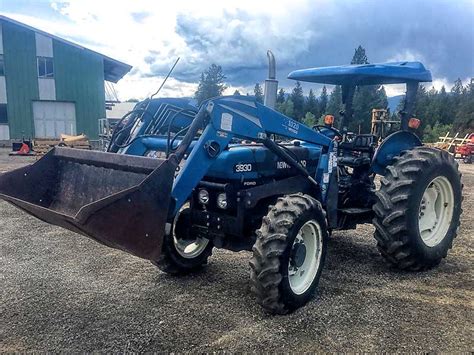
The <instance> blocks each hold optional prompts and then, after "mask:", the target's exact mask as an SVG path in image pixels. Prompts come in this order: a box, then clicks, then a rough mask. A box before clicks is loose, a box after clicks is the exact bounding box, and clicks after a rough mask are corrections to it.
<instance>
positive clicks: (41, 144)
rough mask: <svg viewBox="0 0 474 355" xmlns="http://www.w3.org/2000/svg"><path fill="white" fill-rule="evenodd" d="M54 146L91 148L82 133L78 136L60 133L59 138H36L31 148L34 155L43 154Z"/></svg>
mask: <svg viewBox="0 0 474 355" xmlns="http://www.w3.org/2000/svg"><path fill="white" fill-rule="evenodd" d="M55 146H63V147H70V148H76V149H91V145H90V142H89V139H88V138H87V136H85V135H84V134H81V135H79V136H69V135H66V134H61V139H53V138H36V139H35V140H34V141H33V150H34V151H35V153H36V155H44V154H46V153H47V152H49V151H50V150H51V149H53V148H54V147H55Z"/></svg>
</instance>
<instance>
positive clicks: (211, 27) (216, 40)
mask: <svg viewBox="0 0 474 355" xmlns="http://www.w3.org/2000/svg"><path fill="white" fill-rule="evenodd" d="M0 13H1V14H3V15H5V16H8V17H11V18H13V19H16V20H18V21H21V22H24V23H26V24H28V25H30V26H33V27H37V28H39V29H42V30H44V31H46V32H50V33H53V34H55V35H57V36H60V37H63V38H66V39H68V40H71V41H73V42H76V43H78V44H81V45H83V46H85V47H88V48H90V49H93V50H96V51H98V52H100V53H103V54H106V55H108V56H111V57H113V58H116V59H119V60H121V61H124V62H126V63H128V64H131V65H132V66H133V70H132V71H131V73H130V74H128V75H127V76H126V77H125V78H124V79H122V80H121V81H120V82H119V84H117V85H116V89H117V91H118V94H119V97H120V98H121V99H123V100H124V99H128V98H131V97H135V98H144V97H146V96H147V95H149V94H150V93H152V92H153V91H154V90H155V89H156V88H157V87H158V86H159V84H160V82H161V80H162V78H163V77H164V76H165V75H166V73H167V71H168V69H169V68H170V67H171V65H172V64H173V62H174V60H175V59H176V58H177V57H178V56H179V57H181V61H180V62H179V64H178V66H177V67H176V69H175V72H174V73H173V78H172V79H171V80H169V81H168V83H167V85H166V87H165V88H164V89H163V91H162V95H163V96H184V95H186V96H189V95H192V94H193V93H194V91H195V89H196V82H197V81H198V79H199V75H200V73H201V72H202V71H203V70H205V69H206V68H207V67H208V66H209V65H210V64H211V63H217V64H220V65H221V66H222V67H223V70H224V72H225V74H226V75H227V82H228V85H229V89H228V92H229V93H232V92H233V91H234V90H235V89H236V88H238V89H240V90H241V91H242V92H244V93H246V92H247V91H251V90H252V88H253V85H255V83H256V82H263V80H264V79H265V77H266V50H267V49H271V50H272V51H273V52H274V53H275V56H276V59H277V75H278V79H279V80H280V84H281V86H283V87H285V88H290V87H291V86H292V85H293V83H292V82H291V81H289V80H287V79H285V78H286V75H287V74H288V73H289V72H290V71H292V70H295V69H301V68H306V67H315V66H325V65H337V64H347V63H348V62H349V61H350V59H351V57H352V55H353V53H354V49H355V48H356V47H357V46H358V45H359V44H361V45H362V46H363V47H365V48H366V50H367V55H368V57H369V61H370V62H372V63H377V62H385V61H400V60H419V61H422V62H423V63H424V64H425V65H426V66H427V67H428V68H429V69H430V70H431V71H432V73H433V78H434V85H435V86H436V87H437V88H439V87H441V85H443V84H444V85H446V86H447V87H448V88H450V87H451V86H452V82H453V81H454V80H455V79H456V78H458V77H459V78H461V79H462V80H464V81H467V80H468V78H470V77H472V76H474V1H473V0H444V1H439V0H396V1H391V0H360V1H358V0H339V1H327V0H301V1H300V0H281V1H280V0H273V1H258V0H239V1H235V0H233V1H226V0H220V1H211V0H199V1H198V0H194V1H188V0H183V1H182V0H174V1H173V0H159V1H151V0H149V1H144V0H133V1H132V0H129V1H120V0H113V1H112V0H110V1H107V0H72V1H54V0H51V1H48V0H0ZM308 88H309V86H305V89H306V90H307V89H308ZM316 89H318V87H316ZM400 89H401V88H399V87H393V88H390V87H387V92H388V94H389V95H395V94H398V93H400Z"/></svg>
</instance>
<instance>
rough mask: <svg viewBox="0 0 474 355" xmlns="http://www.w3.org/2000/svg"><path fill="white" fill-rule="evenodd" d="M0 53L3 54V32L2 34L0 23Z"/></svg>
mask: <svg viewBox="0 0 474 355" xmlns="http://www.w3.org/2000/svg"><path fill="white" fill-rule="evenodd" d="M0 54H3V34H2V24H1V23H0Z"/></svg>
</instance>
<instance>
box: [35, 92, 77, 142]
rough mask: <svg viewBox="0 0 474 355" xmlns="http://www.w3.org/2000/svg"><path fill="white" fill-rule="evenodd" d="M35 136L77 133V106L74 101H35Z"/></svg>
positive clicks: (58, 136) (47, 136)
mask: <svg viewBox="0 0 474 355" xmlns="http://www.w3.org/2000/svg"><path fill="white" fill-rule="evenodd" d="M33 120H34V123H35V138H60V136H61V133H64V134H69V135H75V134H76V106H75V104H74V103H73V102H60V101H33Z"/></svg>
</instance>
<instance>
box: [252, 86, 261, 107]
mask: <svg viewBox="0 0 474 355" xmlns="http://www.w3.org/2000/svg"><path fill="white" fill-rule="evenodd" d="M253 93H254V96H255V99H256V100H257V102H260V103H263V89H262V87H261V86H260V84H259V83H256V84H255V87H254V88H253Z"/></svg>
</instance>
